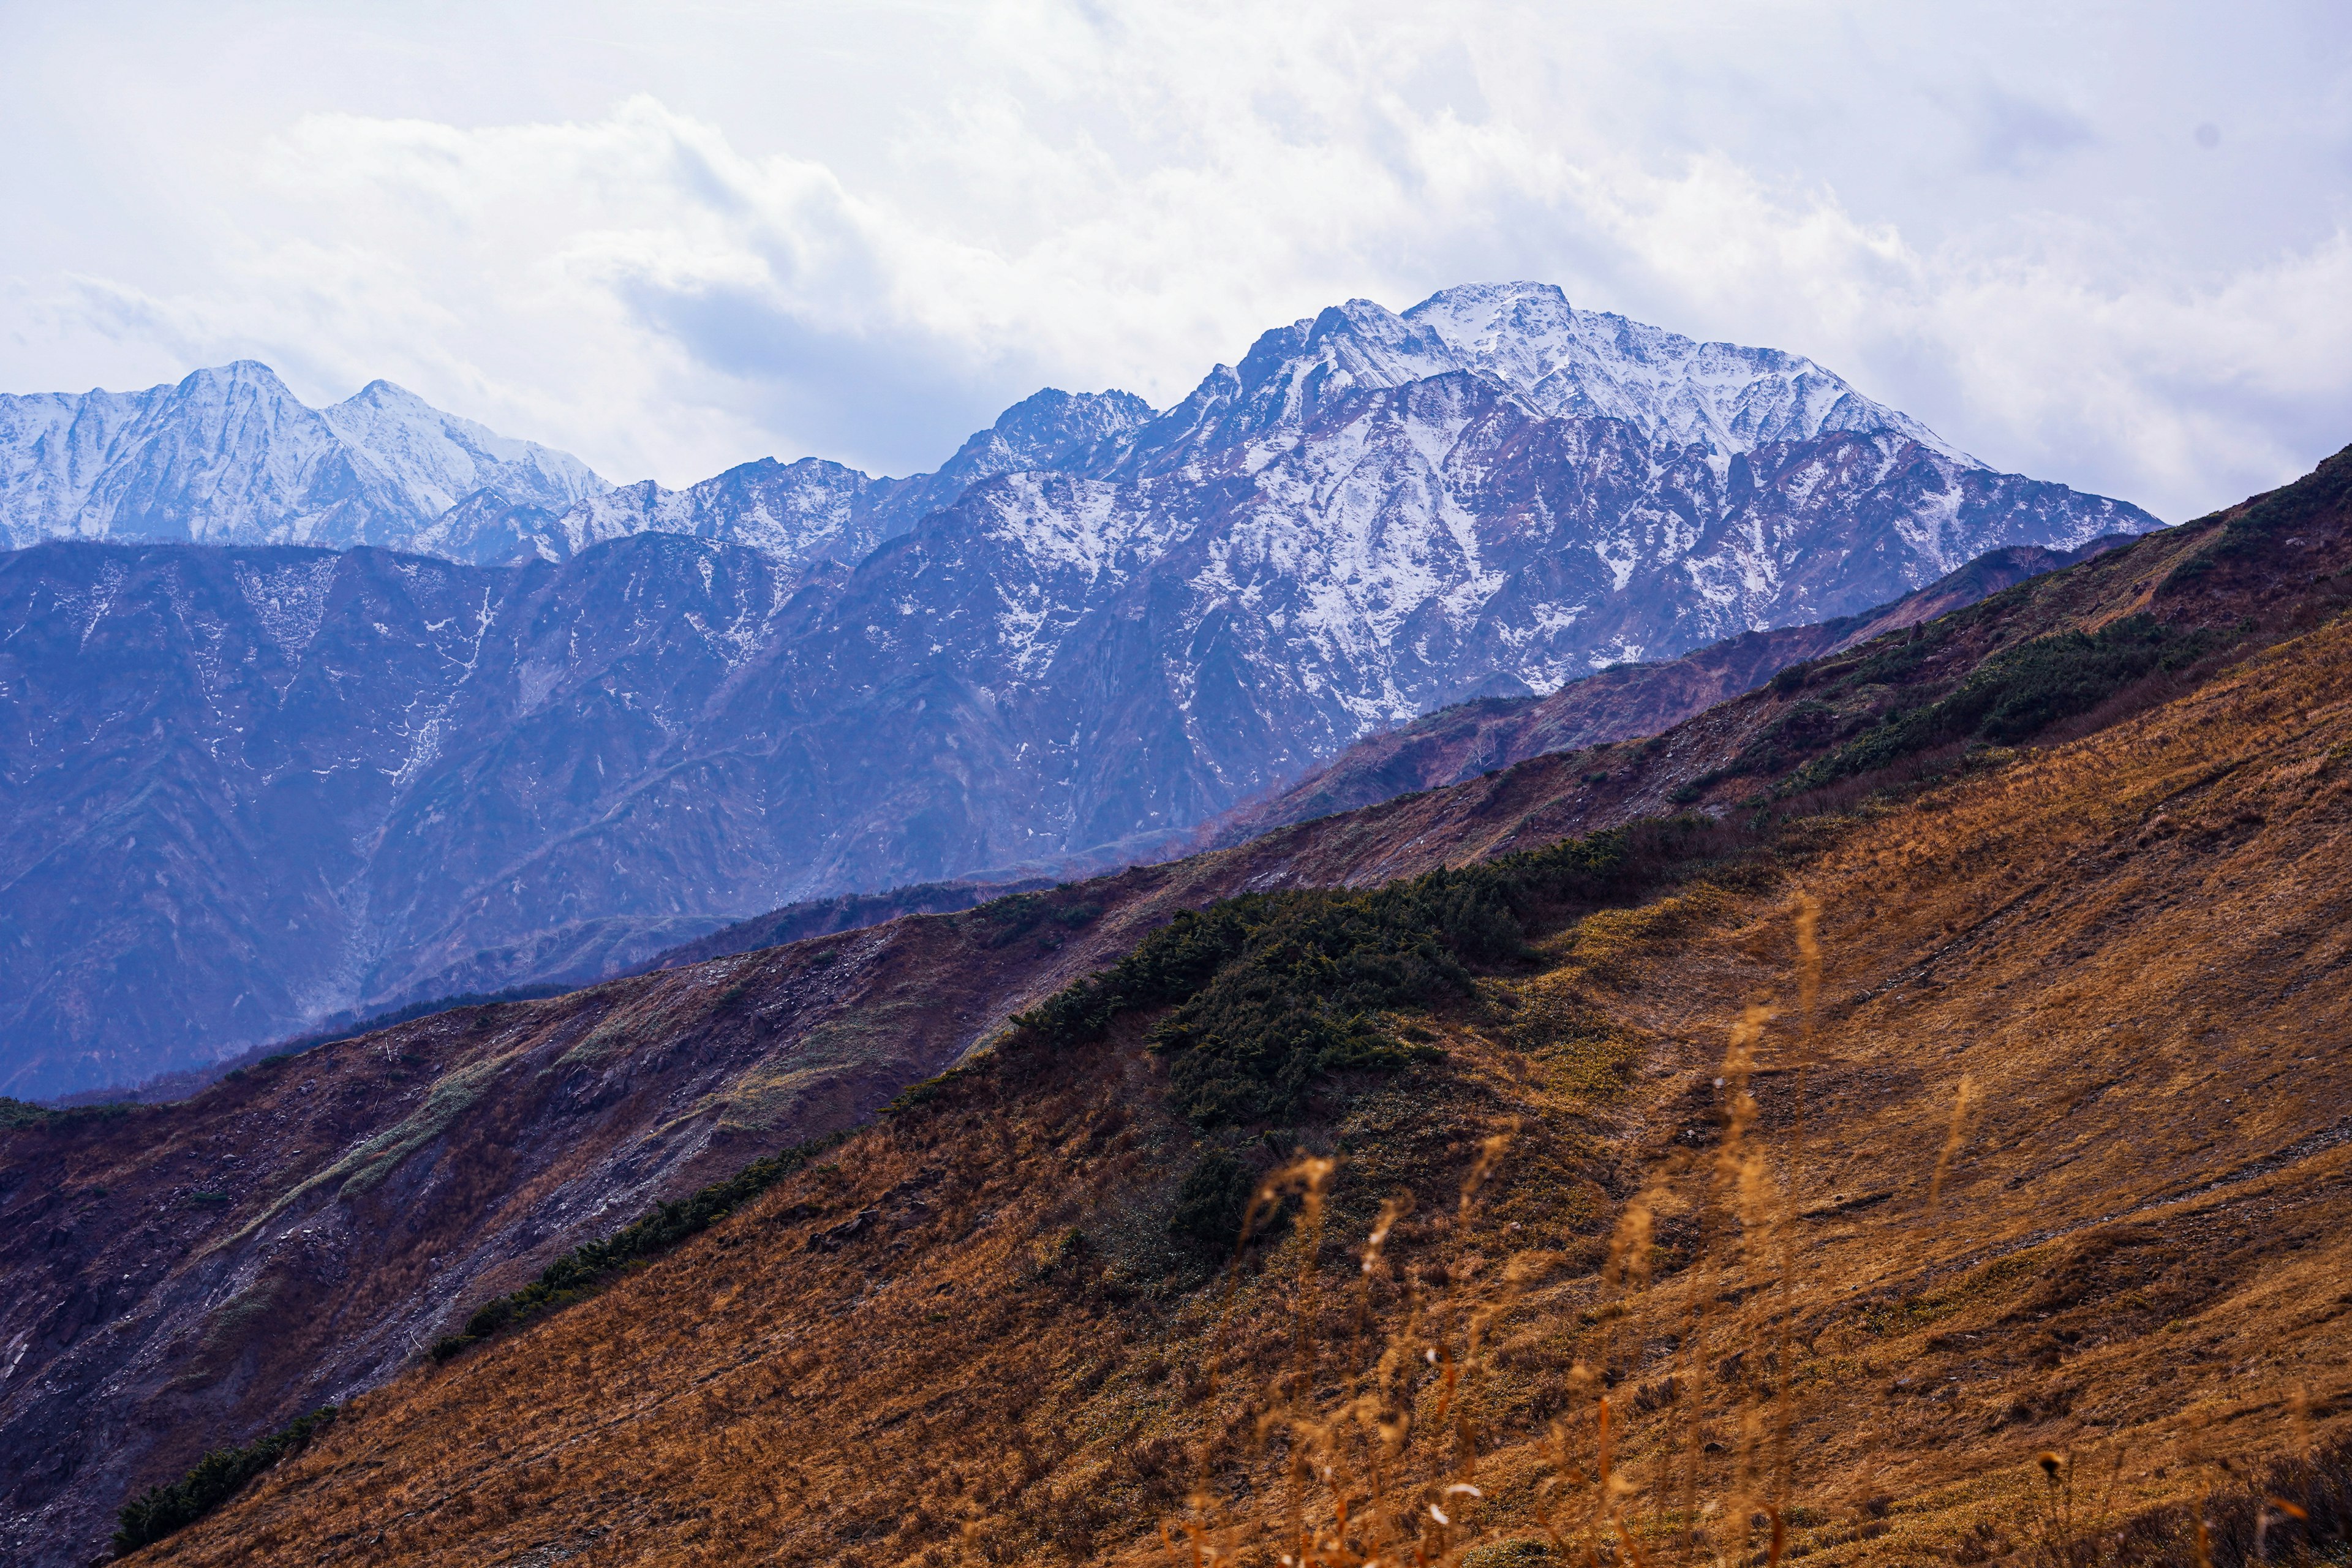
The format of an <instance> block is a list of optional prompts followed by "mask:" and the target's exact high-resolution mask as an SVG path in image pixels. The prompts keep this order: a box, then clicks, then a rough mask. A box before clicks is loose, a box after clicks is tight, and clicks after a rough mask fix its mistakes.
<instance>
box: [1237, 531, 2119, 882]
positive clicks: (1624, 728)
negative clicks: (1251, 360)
mask: <svg viewBox="0 0 2352 1568" xmlns="http://www.w3.org/2000/svg"><path fill="white" fill-rule="evenodd" d="M2121 542H2123V541H2121V540H2095V541H2093V542H2091V543H2089V544H2087V545H2084V547H2083V548H2082V549H2081V550H2079V551H2074V552H2065V553H2061V552H2055V551H2049V550H2042V549H2040V548H2038V547H2036V546H2032V545H2022V546H2016V545H2013V546H2010V547H2007V548H2004V549H2000V550H1995V551H1990V552H1986V553H1985V554H1984V555H1982V556H1979V558H1978V559H1976V560H1975V561H1972V562H1970V563H1969V564H1968V565H1966V566H1963V567H1961V568H1960V569H1959V570H1958V572H1955V573H1952V574H1950V575H1948V576H1946V577H1942V578H1938V579H1937V581H1936V582H1934V583H1931V584H1928V585H1927V587H1925V588H1922V589H1920V590H1919V591H1918V592H1916V593H1915V594H1907V595H1904V596H1903V597H1902V598H1900V599H1897V600H1895V602H1894V603H1893V604H1891V605H1882V606H1880V607H1879V608H1878V609H1876V610H1874V611H1871V612H1869V613H1867V614H1864V615H1861V616H1847V617H1843V618H1841V619H1839V620H1834V621H1825V622H1822V623H1821V624H1820V625H1818V626H1788V627H1783V628H1780V629H1779V630H1775V631H1767V632H1748V633H1745V634H1743V635H1741V636H1739V637H1732V638H1729V639H1727V640H1726V641H1724V642H1720V643H1715V644H1712V645H1710V646H1709V647H1703V648H1700V649H1698V650H1696V652H1692V653H1687V654H1685V655H1684V656H1683V657H1682V658H1678V659H1674V660H1672V661H1670V662H1667V663H1664V664H1646V665H1619V666H1616V667H1614V668H1610V669H1607V670H1603V671H1602V672H1601V673H1600V674H1598V675H1590V676H1587V677H1585V678H1584V679H1581V680H1577V681H1571V682H1570V683H1569V684H1568V685H1566V686H1563V687H1561V688H1560V689H1559V690H1557V691H1554V692H1552V693H1550V694H1549V695H1548V696H1544V697H1523V698H1516V699H1514V698H1483V699H1480V700H1476V701H1474V702H1466V703H1463V704H1460V705H1459V706H1456V707H1453V708H1446V709H1441V710H1438V711H1437V712H1435V713H1432V714H1430V715H1428V716H1427V717H1425V718H1422V719H1417V720H1415V721H1412V723H1410V724H1406V725H1403V726H1402V727H1400V728H1398V729H1396V730H1392V731H1389V732H1387V733H1386V734H1381V735H1375V736H1372V737H1370V739H1367V740H1363V741H1359V742H1356V743H1355V744H1354V745H1352V746H1350V747H1349V748H1348V749H1347V750H1346V751H1345V752H1341V753H1340V754H1339V756H1337V757H1334V758H1333V759H1332V760H1331V761H1330V762H1328V763H1325V764H1324V765H1323V766H1322V767H1320V768H1318V769H1317V770H1316V771H1315V772H1313V773H1310V774H1308V775H1307V777H1306V778H1304V779H1302V780H1300V781H1299V782H1298V783H1297V784H1294V785H1292V786H1291V787H1290V788H1289V789H1287V790H1285V791H1284V792H1283V793H1282V794H1280V795H1276V797H1274V798H1273V799H1272V800H1268V801H1265V802H1260V803H1255V804H1253V805H1247V806H1244V807H1242V808H1241V809H1239V810H1237V811H1235V812H1233V813H1231V814H1229V815H1228V816H1226V817H1224V818H1223V819H1222V820H1220V821H1219V822H1218V823H1216V824H1215V825H1213V827H1212V828H1211V829H1210V830H1209V837H1210V838H1211V840H1212V841H1213V842H1216V843H1238V842H1240V841H1241V840H1243V839H1244V838H1249V837H1255V836H1256V835H1257V834H1260V833H1263V832H1265V830H1266V829H1267V828H1269V827H1274V826H1279V825H1280V824H1283V823H1286V822H1301V821H1305V820H1306V819H1307V818H1309V817H1315V816H1328V815H1330V814H1331V813H1333V812H1336V811H1352V810H1354V809H1355V808H1357V807H1358V806H1364V805H1376V804H1377V803H1379V802H1381V801H1383V800H1387V799H1389V798H1391V796H1394V795H1404V794H1407V793H1410V792H1412V791H1417V790H1426V789H1435V788H1438V787H1440V786H1442V785H1444V784H1460V783H1462V782H1463V781H1464V780H1465V779H1468V778H1471V777H1473V776H1475V775H1476V774H1478V773H1491V772H1493V771H1495V770H1496V769H1497V768H1504V767H1508V766H1510V765H1511V764H1512V763H1523V762H1525V761H1527V760H1528V758H1530V757H1536V756H1541V755H1542V754H1544V753H1545V752H1572V751H1577V750H1579V749H1580V748H1582V747H1586V746H1591V745H1597V744H1601V743H1604V742H1611V741H1626V740H1637V739H1639V738H1641V737H1642V736H1644V735H1654V734H1656V733H1657V732H1659V731H1662V730H1668V729H1672V728H1673V727H1674V726H1675V725H1676V724H1678V723H1680V722H1681V721H1684V720H1685V719H1687V718H1690V717H1691V716H1693V715H1694V714H1696V713H1700V712H1703V711H1705V710H1706V709H1709V708H1712V707H1714V706H1715V705H1716V704H1717V703H1718V702H1722V701H1726V700H1729V699H1731V698H1734V697H1737V696H1738V695H1739V694H1740V693H1742V692H1744V691H1749V690H1753V689H1755V688H1757V687H1759V686H1760V685H1762V684H1763V683H1764V682H1765V681H1767V680H1769V679H1771V678H1772V677H1773V676H1774V675H1776V674H1778V673H1779V672H1780V671H1781V670H1783V669H1785V668H1788V667H1789V666H1790V665H1792V664H1799V663H1802V662H1803V661H1805V660H1807V659H1811V658H1818V657H1820V656H1822V655H1823V654H1827V653H1834V652H1837V651H1839V650H1840V649H1843V648H1847V647H1853V646H1854V645H1855V644H1857V643H1864V642H1868V641H1870V640H1871V639H1872V638H1874V637H1881V636H1883V635H1885V633H1887V632H1889V631H1895V630H1899V629H1901V628H1904V627H1906V626H1916V625H1918V624H1919V623H1920V622H1922V621H1927V620H1932V619H1934V618H1935V617H1936V616H1941V615H1944V614H1946V613H1948V612H1949V611H1952V610H1956V609H1959V608H1961V607H1963V606H1965V605H1972V604H1974V603H1976V602H1977V601H1978V600H1979V599H1981V598H1984V597H1986V596H1987V595H1991V594H1995V593H1998V592H2000V590H2001V589H2003V588H2007V587H2009V586H2011V585H2012V584H2017V583H2021V582H2023V581H2024V580H2025V579H2027V578H2029V577H2033V576H2038V575H2040V574H2042V573H2044V572H2053V571H2056V570H2058V569H2059V568H2060V567H2063V566H2067V565H2071V564H2073V563H2074V562H2075V561H2077V560H2081V559H2084V557H2087V556H2089V555H2092V554H2096V553H2098V552H2101V551H2103V550H2106V549H2112V548H2114V547H2115V546H2116V545H2117V544H2119V543H2121Z"/></svg>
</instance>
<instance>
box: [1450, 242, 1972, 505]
mask: <svg viewBox="0 0 2352 1568" xmlns="http://www.w3.org/2000/svg"><path fill="white" fill-rule="evenodd" d="M1404 319H1405V320H1406V321H1412V322H1413V323H1415V324H1417V325H1419V326H1422V327H1423V328H1425V329H1427V331H1429V332H1430V333H1431V334H1432V335H1433V336H1434V337H1436V338H1437V339H1438V340H1440V341H1441V342H1444V343H1445V344H1446V345H1447V346H1448V347H1449V348H1450V349H1452V350H1453V351H1454V353H1455V354H1456V355H1458V356H1459V358H1460V360H1461V361H1462V363H1465V365H1466V366H1468V367H1470V368H1473V369H1475V370H1479V371H1482V372H1485V373H1486V374H1490V375H1492V376H1494V377H1496V379H1497V380H1498V381H1500V382H1501V383H1503V384H1505V385H1507V386H1508V387H1510V388H1511V389H1512V390H1513V391H1515V392H1517V393H1518V394H1519V395H1522V396H1524V397H1526V398H1527V399H1528V401H1529V402H1530V403H1531V404H1532V405H1534V406H1535V407H1536V408H1537V409H1538V411H1539V412H1541V413H1543V414H1546V415H1549V416H1554V417H1595V416H1598V417H1603V418H1611V419H1624V420H1628V421H1630V422H1632V423H1633V424H1635V425H1638V426H1641V427H1642V429H1643V432H1644V433H1645V434H1647V435H1650V436H1652V437H1663V438H1665V439H1668V440H1672V441H1675V442H1676V443H1678V444H1685V445H1687V444H1691V443H1694V442H1696V443H1698V444H1701V445H1704V446H1706V447H1709V448H1710V449H1711V450H1714V451H1717V452H1720V453H1724V454H1729V453H1733V452H1748V451H1753V450H1755V449H1756V448H1757V447H1760V446H1764V445H1767V444H1769V443H1772V442H1778V441H1802V440H1810V439H1811V438H1812V437H1817V436H1819V435H1821V434H1822V432H1823V431H1825V430H1850V431H1853V432H1856V433H1871V432H1885V433H1888V434H1893V435H1897V436H1901V437H1904V438H1905V439H1907V440H1911V441H1916V442H1917V443H1918V444H1919V445H1920V446H1922V447H1927V448H1929V449H1931V450H1933V451H1937V452H1940V453H1942V454H1943V455H1944V456H1946V457H1948V458H1953V459H1954V460H1956V461H1958V462H1961V463H1963V464H1966V465H1967V466H1969V467H1971V468H1981V467H1983V466H1984V465H1982V464H1981V463H1979V462H1977V461H1976V460H1975V459H1974V458H1969V457H1968V456H1967V455H1966V454H1965V453H1963V452H1961V451H1960V450H1959V449H1958V448H1957V447H1953V446H1951V445H1950V444H1949V443H1948V442H1946V441H1945V440H1944V439H1943V438H1942V437H1939V436H1937V434H1936V433H1935V432H1934V431H1932V430H1929V429H1928V428H1927V426H1924V425H1922V424H1920V423H1919V422H1918V421H1917V420H1916V419H1913V418H1912V417H1911V416H1908V415H1906V414H1903V413H1900V412H1898V411H1897V410H1895V409H1892V408H1888V407H1886V406H1885V405H1883V404H1880V403H1876V402H1874V401H1872V400H1871V399H1870V398H1867V397H1864V395H1862V394H1861V393H1859V392H1856V391H1855V390H1854V389H1853V387H1852V386H1851V385H1849V384H1847V383H1846V382H1845V381H1843V379H1841V378H1840V377H1838V376H1836V375H1834V374H1831V373H1830V372H1828V371H1826V370H1823V369H1822V367H1821V366H1820V365H1818V364H1815V363H1813V362H1812V361H1811V360H1809V359H1806V358H1805V357H1803V356H1802V355H1801V354H1792V353H1785V352H1783V351H1781V350H1780V349H1769V348H1747V347H1743V346H1741V345H1740V344H1738V343H1725V342H1696V341H1694V340H1692V339H1690V338H1686V337H1684V336H1683V335H1681V334H1680V333H1678V332H1670V331H1664V329H1662V328H1658V327H1653V326H1649V325H1646V324H1644V323H1643V322H1640V321H1629V320H1627V319H1626V318H1625V317H1623V316H1620V315H1616V314H1614V313H1612V312H1609V311H1602V310H1578V309H1576V308H1575V307H1573V306H1571V305H1570V303H1569V301H1568V296H1567V295H1566V294H1565V293H1563V292H1562V291H1561V290H1560V289H1559V288H1558V287H1557V286H1555V285H1553V284H1549V283H1473V284H1465V285H1463V286H1461V287H1459V288H1454V289H1440V290H1438V291H1437V292H1436V293H1434V294H1433V295H1431V296H1430V297H1429V298H1428V299H1426V300H1423V301H1422V302H1421V303H1420V304H1418V305H1415V306H1413V307H1412V309H1411V310H1407V311H1406V312H1405V313H1404Z"/></svg>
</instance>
